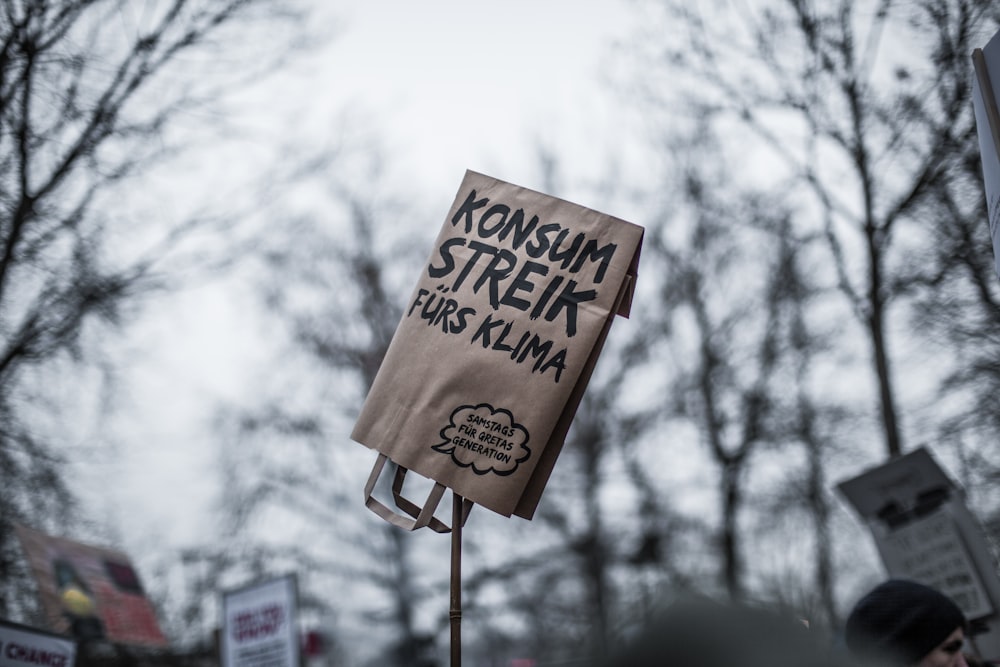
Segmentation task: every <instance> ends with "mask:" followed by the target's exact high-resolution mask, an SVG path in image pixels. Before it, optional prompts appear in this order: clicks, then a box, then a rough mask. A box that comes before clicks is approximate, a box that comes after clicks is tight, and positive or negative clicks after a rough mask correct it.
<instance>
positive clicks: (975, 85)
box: [972, 33, 1000, 277]
mask: <svg viewBox="0 0 1000 667" xmlns="http://www.w3.org/2000/svg"><path fill="white" fill-rule="evenodd" d="M972 63H973V65H974V68H975V72H976V75H975V76H974V77H973V78H972V104H973V109H974V110H975V113H976V133H977V134H978V136H979V153H980V155H981V156H982V162H983V184H984V186H985V188H986V208H987V215H988V216H989V223H990V238H992V239H993V261H994V267H995V269H996V273H997V276H998V277H1000V98H997V94H998V93H1000V33H997V34H996V35H994V36H993V38H992V39H991V40H990V41H989V42H988V43H987V44H986V46H985V47H984V48H982V49H976V50H975V51H973V52H972Z"/></svg>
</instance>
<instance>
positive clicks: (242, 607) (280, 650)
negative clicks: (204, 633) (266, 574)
mask: <svg viewBox="0 0 1000 667" xmlns="http://www.w3.org/2000/svg"><path fill="white" fill-rule="evenodd" d="M222 667H299V633H298V588H297V585H296V579H295V576H294V575H286V576H283V577H278V578H275V579H270V580H267V581H262V582H258V583H255V584H250V585H249V586H244V587H242V588H238V589H234V590H231V591H226V592H224V593H223V595H222Z"/></svg>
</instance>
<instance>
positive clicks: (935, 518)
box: [837, 449, 1000, 660]
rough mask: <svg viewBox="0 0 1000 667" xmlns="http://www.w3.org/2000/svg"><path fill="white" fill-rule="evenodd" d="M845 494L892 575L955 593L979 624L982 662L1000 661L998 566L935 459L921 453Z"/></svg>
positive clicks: (843, 487) (850, 485) (852, 482)
mask: <svg viewBox="0 0 1000 667" xmlns="http://www.w3.org/2000/svg"><path fill="white" fill-rule="evenodd" d="M837 488H838V489H839V490H840V492H841V494H842V495H843V496H844V497H845V498H846V499H847V500H848V502H850V503H851V505H852V506H853V507H854V509H855V510H856V511H857V512H858V514H860V515H861V517H862V518H863V519H864V520H865V521H866V523H867V524H868V527H869V529H870V530H871V531H872V535H873V537H874V538H875V545H876V546H877V547H878V550H879V553H880V555H881V557H882V561H883V563H884V564H885V568H886V570H887V571H888V573H889V575H890V576H892V577H898V578H904V579H912V580H914V581H919V582H921V583H923V584H926V585H928V586H931V587H933V588H936V589H938V590H940V591H941V592H943V593H945V594H946V595H948V597H950V598H952V599H953V600H954V601H955V604H957V605H958V606H959V607H960V608H961V610H962V613H964V614H965V616H966V618H967V619H969V620H970V621H977V623H974V624H973V635H974V636H973V637H972V641H973V642H974V643H975V645H976V648H977V649H978V651H979V652H980V654H981V656H982V657H984V658H987V659H990V660H994V659H996V658H1000V626H998V622H1000V614H998V608H1000V576H998V574H997V564H996V562H995V559H994V557H993V555H992V554H991V552H990V549H989V546H988V544H987V542H986V539H985V536H984V535H983V532H982V529H981V528H980V526H979V524H978V522H977V521H976V519H975V517H974V516H973V515H972V513H971V512H970V511H969V510H968V508H967V507H966V506H965V503H964V501H963V499H962V494H961V490H960V489H959V488H958V487H957V486H956V485H955V484H954V483H953V482H952V481H951V479H949V478H948V476H947V475H946V474H945V472H944V471H943V470H942V469H941V468H940V466H938V464H937V462H936V461H934V459H933V458H932V457H931V455H930V453H928V452H927V450H925V449H917V450H915V451H913V452H910V453H909V454H906V455H905V456H901V457H899V458H896V459H893V460H891V461H889V462H888V463H886V464H884V465H881V466H878V467H876V468H872V469H871V470H868V471H866V472H865V473H863V474H861V475H859V476H857V477H854V478H853V479H849V480H846V481H844V482H841V483H840V484H839V485H838V487H837ZM977 630H978V632H977Z"/></svg>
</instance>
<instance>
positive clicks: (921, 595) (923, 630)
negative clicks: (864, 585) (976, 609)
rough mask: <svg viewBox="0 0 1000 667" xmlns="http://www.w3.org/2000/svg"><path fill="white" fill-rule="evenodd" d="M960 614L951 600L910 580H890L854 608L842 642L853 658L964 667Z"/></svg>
mask: <svg viewBox="0 0 1000 667" xmlns="http://www.w3.org/2000/svg"><path fill="white" fill-rule="evenodd" d="M964 639H965V616H964V615H963V614H962V610H961V609H959V608H958V605H956V604H955V603H954V602H952V600H951V599H950V598H948V597H947V596H945V595H944V594H942V593H940V592H939V591H937V590H935V589H933V588H931V587H929V586H924V585H923V584H918V583H917V582H915V581H908V580H905V579H890V580H888V581H885V582H883V583H881V584H879V585H878V586H876V587H875V588H874V589H872V590H871V591H869V592H868V593H867V594H866V595H865V596H864V597H862V598H861V599H860V600H859V601H858V603H857V604H856V605H855V606H854V609H853V610H852V611H851V614H850V616H849V617H848V618H847V623H846V625H845V627H844V641H845V643H846V644H847V648H848V649H849V650H850V651H851V653H853V654H854V655H856V656H858V657H860V658H866V659H880V660H885V661H888V662H890V663H893V664H896V665H905V666H907V667H966V664H965V658H964V656H963V655H962V644H963V642H964Z"/></svg>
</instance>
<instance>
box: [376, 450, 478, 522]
mask: <svg viewBox="0 0 1000 667" xmlns="http://www.w3.org/2000/svg"><path fill="white" fill-rule="evenodd" d="M388 458H389V457H388V456H386V455H385V454H382V453H379V455H378V459H376V460H375V465H374V466H373V467H372V472H371V474H370V475H369V476H368V482H367V483H366V484H365V507H367V508H368V509H370V510H371V511H372V512H374V513H375V514H377V515H379V516H380V517H382V518H383V519H385V520H386V521H388V522H389V523H391V524H392V525H394V526H398V527H400V528H402V529H404V530H410V531H413V530H417V529H418V528H423V527H425V526H427V527H429V528H430V529H431V530H433V531H434V532H435V533H450V532H451V527H450V526H448V525H447V524H445V523H444V522H443V521H441V520H440V519H438V518H437V517H435V516H434V511H435V510H436V509H437V506H438V504H439V503H440V502H441V496H442V495H444V490H445V486H444V485H443V484H441V483H440V482H434V487H433V488H432V489H431V490H430V493H429V494H427V500H425V501H424V506H423V507H418V506H417V505H416V503H414V502H412V501H411V500H409V499H407V498H406V497H404V496H403V480H404V479H405V477H406V472H407V470H406V468H404V467H403V466H400V465H397V466H396V474H395V476H394V478H393V480H392V497H393V499H394V500H395V501H396V507H398V508H399V509H401V510H402V511H404V512H406V514H408V515H409V517H406V516H402V515H400V514H397V513H396V512H394V511H392V509H391V508H389V507H387V506H386V505H384V504H383V503H381V502H379V501H378V500H377V499H376V498H375V497H374V496H372V491H374V490H375V483H376V482H377V481H378V478H379V476H380V475H381V474H382V469H383V468H384V467H385V462H386V460H387V459H388ZM472 505H473V503H472V502H471V501H469V500H465V499H463V500H462V525H463V526H464V525H465V520H466V519H467V518H468V516H469V511H470V510H471V509H472ZM410 517H412V518H410Z"/></svg>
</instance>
